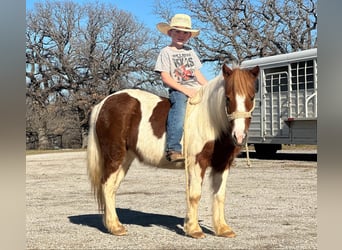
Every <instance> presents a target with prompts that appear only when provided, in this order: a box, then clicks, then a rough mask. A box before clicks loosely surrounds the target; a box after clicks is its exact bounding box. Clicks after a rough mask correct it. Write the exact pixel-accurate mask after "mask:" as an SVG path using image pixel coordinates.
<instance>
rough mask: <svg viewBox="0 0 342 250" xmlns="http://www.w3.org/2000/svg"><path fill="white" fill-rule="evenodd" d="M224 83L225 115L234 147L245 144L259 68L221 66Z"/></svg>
mask: <svg viewBox="0 0 342 250" xmlns="http://www.w3.org/2000/svg"><path fill="white" fill-rule="evenodd" d="M222 73H223V78H224V81H225V98H226V104H225V109H226V114H227V117H228V120H229V122H230V123H231V126H229V127H230V131H229V132H230V133H231V136H232V138H233V141H234V143H235V145H237V146H242V145H244V144H245V143H246V139H247V131H248V128H249V125H250V122H251V118H252V114H251V113H252V111H253V109H254V105H255V102H254V97H255V92H256V79H257V77H258V74H259V67H258V66H256V67H254V68H252V69H240V68H238V67H235V68H233V69H231V68H229V67H228V66H226V65H225V64H224V65H223V66H222Z"/></svg>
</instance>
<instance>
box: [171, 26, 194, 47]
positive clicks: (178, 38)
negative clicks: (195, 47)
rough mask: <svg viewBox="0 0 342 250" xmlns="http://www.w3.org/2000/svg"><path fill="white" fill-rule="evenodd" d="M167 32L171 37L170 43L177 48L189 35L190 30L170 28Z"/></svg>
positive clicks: (184, 42) (181, 45)
mask: <svg viewBox="0 0 342 250" xmlns="http://www.w3.org/2000/svg"><path fill="white" fill-rule="evenodd" d="M168 34H169V36H170V37H171V38H172V45H173V46H176V47H177V48H181V47H183V46H184V44H186V43H187V42H188V40H189V39H190V37H191V33H190V32H186V31H181V30H170V31H169V33H168Z"/></svg>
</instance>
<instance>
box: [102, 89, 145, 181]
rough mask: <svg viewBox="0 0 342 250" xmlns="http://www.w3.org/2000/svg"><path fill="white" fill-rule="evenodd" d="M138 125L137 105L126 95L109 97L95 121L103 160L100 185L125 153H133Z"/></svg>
mask: <svg viewBox="0 0 342 250" xmlns="http://www.w3.org/2000/svg"><path fill="white" fill-rule="evenodd" d="M140 121H141V109H140V102H139V101H138V100H137V99H135V98H133V97H131V96H129V95H128V94H126V93H121V94H116V95H112V96H110V97H108V99H107V100H106V101H105V102H104V104H103V106H102V108H101V111H100V112H99V115H98V118H97V121H96V133H97V135H98V138H99V145H100V148H101V152H102V157H103V160H104V162H103V163H104V169H103V176H102V183H104V182H105V181H106V180H107V179H108V177H109V176H110V175H111V174H112V173H114V172H115V171H116V170H117V169H118V168H119V166H120V165H121V164H122V162H123V160H124V158H125V156H126V152H127V150H128V149H130V150H132V151H136V145H137V139H138V127H139V123H140Z"/></svg>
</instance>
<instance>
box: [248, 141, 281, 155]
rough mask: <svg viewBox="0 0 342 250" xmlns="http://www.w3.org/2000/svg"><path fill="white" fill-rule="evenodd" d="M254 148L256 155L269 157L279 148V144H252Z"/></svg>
mask: <svg viewBox="0 0 342 250" xmlns="http://www.w3.org/2000/svg"><path fill="white" fill-rule="evenodd" d="M254 149H255V152H256V154H257V156H258V157H262V158H270V157H272V156H275V154H276V153H277V150H280V149H281V144H254Z"/></svg>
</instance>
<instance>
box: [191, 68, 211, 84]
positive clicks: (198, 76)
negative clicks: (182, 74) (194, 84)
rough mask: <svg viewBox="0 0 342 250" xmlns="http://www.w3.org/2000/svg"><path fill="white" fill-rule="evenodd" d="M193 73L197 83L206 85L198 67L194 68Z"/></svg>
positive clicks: (205, 80)
mask: <svg viewBox="0 0 342 250" xmlns="http://www.w3.org/2000/svg"><path fill="white" fill-rule="evenodd" d="M194 74H195V76H196V78H197V81H198V82H199V84H201V85H206V84H207V83H208V81H207V79H205V77H204V75H203V74H202V72H201V71H200V70H199V69H196V70H195V72H194Z"/></svg>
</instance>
